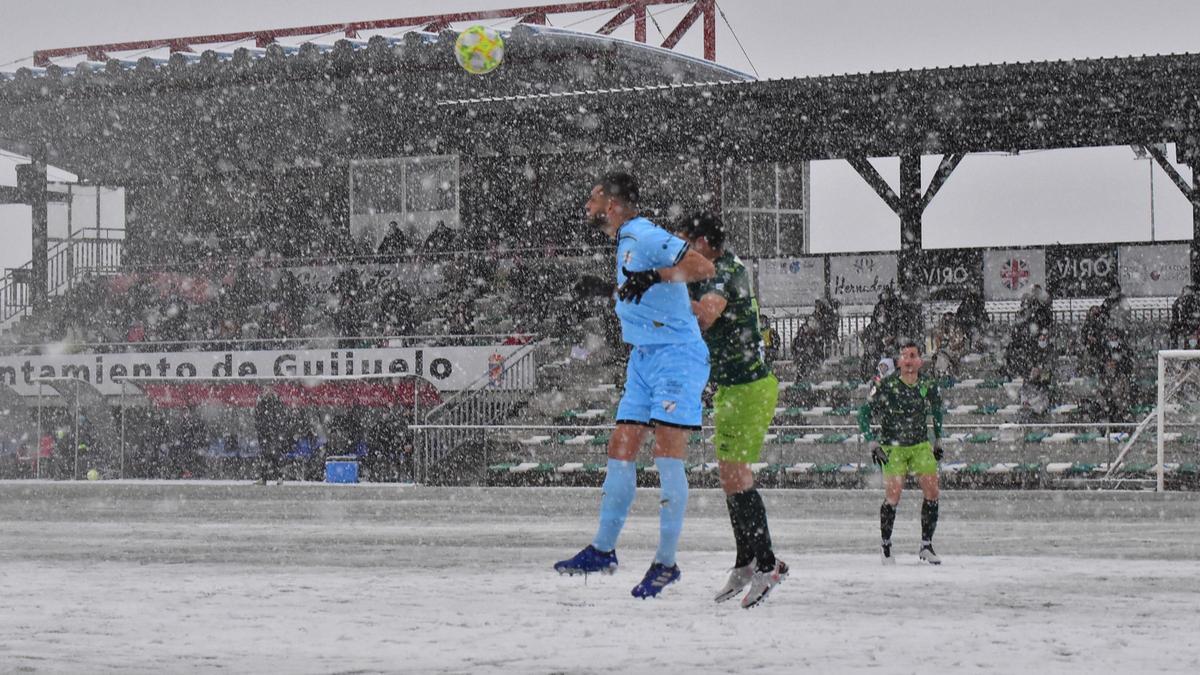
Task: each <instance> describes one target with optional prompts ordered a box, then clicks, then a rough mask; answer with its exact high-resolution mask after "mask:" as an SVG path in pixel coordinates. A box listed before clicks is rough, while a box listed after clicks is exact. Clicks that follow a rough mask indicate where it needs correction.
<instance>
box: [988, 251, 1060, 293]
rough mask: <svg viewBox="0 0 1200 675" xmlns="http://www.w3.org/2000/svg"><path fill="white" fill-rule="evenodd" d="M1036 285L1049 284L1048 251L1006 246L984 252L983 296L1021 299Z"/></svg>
mask: <svg viewBox="0 0 1200 675" xmlns="http://www.w3.org/2000/svg"><path fill="white" fill-rule="evenodd" d="M1034 284H1042V287H1043V288H1044V287H1045V285H1046V252H1045V251H1043V250H1042V249H1003V250H999V251H984V252H983V297H984V298H985V299H987V300H1020V299H1021V296H1022V295H1025V293H1027V292H1028V291H1029V289H1031V288H1033V286H1034Z"/></svg>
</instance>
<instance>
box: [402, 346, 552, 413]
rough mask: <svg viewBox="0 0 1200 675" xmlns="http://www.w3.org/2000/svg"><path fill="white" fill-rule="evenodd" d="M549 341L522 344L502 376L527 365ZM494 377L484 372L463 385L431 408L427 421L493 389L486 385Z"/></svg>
mask: <svg viewBox="0 0 1200 675" xmlns="http://www.w3.org/2000/svg"><path fill="white" fill-rule="evenodd" d="M548 343H549V341H548V340H542V341H539V342H530V343H528V344H524V345H521V348H520V349H518V350H516V351H515V352H514V353H513V356H517V358H516V359H512V360H506V362H505V364H504V366H503V368H501V370H500V377H501V378H504V377H505V376H506V375H508V374H509V372H510V371H512V370H514V369H516V368H518V367H525V366H526V365H528V364H527V363H525V361H526V359H530V360H532V358H533V353H534V351H535V350H536V349H537V348H538V347H540V346H543V345H545V344H548ZM493 377H495V376H494V375H493V374H491V373H484V374H483V375H481V376H480V377H478V378H476V379H475V380H474V381H472V382H470V383H469V384H467V386H465V387H463V389H462V390H460V391H458V392H456V393H455V394H454V395H453V396H451V397H450V398H448V399H446V400H445V401H442V403H441V404H440V405H438V406H435V407H434V408H432V409H431V410H429V412H427V413H425V421H426V423H428V422H430V421H432V420H434V419H435V418H437V417H441V416H444V415H446V414H449V412H452V411H453V410H454V409H456V408H461V407H463V406H464V405H466V404H467V403H469V402H470V401H471V400H472V399H475V398H479V397H481V396H483V393H481V392H488V391H491V390H489V389H488V388H487V387H486V386H484V385H485V384H486V383H487V382H489V381H490V380H491V379H492V378H493Z"/></svg>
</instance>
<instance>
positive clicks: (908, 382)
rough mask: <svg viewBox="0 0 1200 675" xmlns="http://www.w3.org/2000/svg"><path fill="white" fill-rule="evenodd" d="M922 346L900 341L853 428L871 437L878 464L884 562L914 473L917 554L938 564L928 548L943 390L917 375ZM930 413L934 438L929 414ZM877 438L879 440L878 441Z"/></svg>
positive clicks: (930, 545) (934, 503)
mask: <svg viewBox="0 0 1200 675" xmlns="http://www.w3.org/2000/svg"><path fill="white" fill-rule="evenodd" d="M922 363H923V362H922V361H921V350H920V348H919V347H917V344H916V343H915V342H911V341H910V342H905V343H903V344H902V345H901V346H900V359H899V362H898V364H897V366H898V368H899V371H898V372H896V373H892V374H891V375H888V376H887V377H884V378H883V379H881V380H880V381H879V382H878V383H877V384H875V385H874V387H873V388H872V389H871V395H870V397H869V398H868V399H867V402H866V403H865V404H864V405H863V406H862V408H860V409H859V411H858V428H859V430H860V431H861V432H862V433H863V436H864V438H866V439H867V440H868V441H872V443H871V459H872V461H874V462H875V463H876V464H878V465H880V466H881V467H882V468H883V486H884V493H885V497H884V502H883V506H882V507H880V509H879V530H880V534H881V536H882V546H883V551H882V554H883V563H884V564H885V565H891V564H894V563H895V559H893V558H892V525H893V524H894V523H895V522H896V505H897V504H899V503H900V493H901V492H902V491H903V490H904V479H905V477H906V476H908V474H909V473H910V472H911V473H914V474H916V476H917V482H918V483H920V485H921V492H923V493H924V495H925V501H924V502H923V503H922V504H921V549H920V554H919V555H920V558H921V560H924V561H925V562H927V563H929V564H931V565H940V564H941V563H942V560H941V558H939V557H938V555H937V554H936V553H934V552H933V532H934V530H935V529H937V521H938V494H939V492H938V462H939V461H940V460H941V459H942V448H941V438H942V396H941V393H940V392H939V391H938V386H937V383H936V382H934V381H933V380H932V379H931V378H928V377H922V376H921V365H922ZM873 415H874V416H878V417H879V418H880V424H879V426H880V434H879V436H878V439H877V437H876V436H875V435H874V434H872V433H871V418H872V416H873ZM929 417H932V418H933V439H934V440H933V443H932V444H930V442H929V425H928V418H929ZM881 443H882V445H881Z"/></svg>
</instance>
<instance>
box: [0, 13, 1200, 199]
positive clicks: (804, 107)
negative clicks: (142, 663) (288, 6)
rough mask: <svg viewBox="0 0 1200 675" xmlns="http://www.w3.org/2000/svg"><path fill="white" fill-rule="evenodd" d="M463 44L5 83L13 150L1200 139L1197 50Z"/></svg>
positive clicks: (347, 150)
mask: <svg viewBox="0 0 1200 675" xmlns="http://www.w3.org/2000/svg"><path fill="white" fill-rule="evenodd" d="M455 36H456V33H454V32H452V31H443V32H442V33H440V34H429V33H409V34H407V35H405V36H404V38H401V39H390V40H389V39H385V38H381V37H376V38H372V40H371V41H369V42H366V43H363V42H360V41H351V40H341V41H338V42H337V43H335V44H333V45H324V46H321V45H316V44H311V43H310V44H305V45H303V46H301V47H298V48H284V47H281V46H279V45H272V46H269V47H267V48H266V49H263V50H247V49H240V50H237V51H236V52H233V53H231V54H218V53H217V52H212V51H208V52H205V53H203V54H201V55H199V56H195V55H184V54H178V53H177V54H175V55H173V56H172V57H171V58H170V60H168V61H166V62H162V61H154V60H151V59H141V60H140V61H138V62H136V64H134V63H131V62H122V61H117V60H109V61H108V62H107V63H104V64H93V63H84V64H80V65H79V66H78V67H77V68H76V69H75V71H73V74H71V75H66V74H64V73H63V72H62V71H56V70H55V69H54V68H53V67H51V68H50V69H47V71H46V72H45V74H44V75H43V76H41V77H36V76H34V74H33V73H32V72H31V71H28V70H25V71H22V72H21V74H20V75H19V76H18V77H16V78H15V79H13V80H12V81H8V82H3V83H0V147H4V146H5V144H7V145H8V147H9V148H10V149H13V150H22V149H23V148H24V147H26V146H27V145H30V144H34V143H37V142H39V141H44V142H46V143H48V144H49V146H50V155H49V158H48V159H49V161H51V162H52V163H55V164H56V165H58V166H62V167H65V168H67V169H70V170H71V171H75V172H77V173H80V174H82V175H83V176H84V177H85V178H88V179H91V180H94V181H97V182H104V183H108V184H129V183H130V182H136V181H138V180H139V179H141V178H146V177H149V176H154V177H157V176H161V175H164V174H168V175H170V174H187V173H192V174H196V173H198V174H214V173H216V174H219V173H228V172H238V171H251V172H252V171H261V170H270V169H279V168H281V167H282V168H286V167H291V166H314V165H322V164H325V163H329V162H333V163H340V162H344V161H345V160H347V159H349V158H359V157H390V156H400V155H412V154H425V153H428V152H430V151H436V152H446V151H453V150H462V151H476V152H485V153H494V152H500V153H506V152H523V151H528V150H530V149H554V150H561V149H563V148H578V149H582V150H587V149H589V148H593V149H599V148H614V147H636V148H638V149H639V150H640V151H641V152H648V153H649V152H659V153H664V154H687V155H690V156H697V155H703V156H707V157H712V158H714V159H720V158H724V157H736V158H738V159H739V160H743V161H756V160H759V161H761V160H789V161H795V160H802V159H827V158H857V157H871V156H897V155H901V154H911V153H921V154H943V153H945V154H949V153H967V152H983V151H997V150H999V151H1016V150H1022V149H1042V148H1065V147H1088V146H1105V145H1119V144H1147V143H1161V142H1174V143H1177V144H1179V147H1180V151H1181V153H1182V152H1185V151H1187V149H1188V148H1196V147H1197V146H1198V145H1200V137H1198V136H1200V132H1198V131H1197V130H1198V129H1200V113H1198V111H1200V107H1198V103H1197V102H1198V101H1200V55H1196V54H1182V55H1168V56H1146V57H1131V58H1114V59H1088V60H1075V61H1057V62H1039V63H1020V64H996V65H983V66H968V67H961V68H938V69H927V70H913V71H904V72H886V73H865V74H856V75H841V76H831V77H810V78H799V79H785V80H771V81H753V80H751V79H750V78H749V77H748V76H746V75H745V74H743V73H739V72H737V71H733V70H730V69H727V68H724V67H721V66H717V65H715V64H712V63H710V62H707V61H703V60H700V59H695V58H691V57H687V56H683V55H680V54H677V53H675V52H672V51H669V50H662V49H658V48H653V47H647V46H645V45H642V44H637V43H632V42H626V41H622V40H617V39H613V38H608V37H604V36H597V35H592V34H584V33H574V32H571V31H565V30H561V29H552V28H546V27H535V26H526V25H522V26H518V27H516V28H514V30H513V31H512V33H511V34H510V35H509V44H508V49H507V56H506V62H505V64H504V65H502V66H501V67H500V68H499V69H498V70H497V71H495V72H494V73H492V74H489V75H487V76H483V77H476V76H472V75H469V74H467V73H466V72H464V71H462V70H461V69H459V68H458V67H457V65H456V64H455V63H454V59H453V56H452V54H451V46H452V43H453V41H454V38H455Z"/></svg>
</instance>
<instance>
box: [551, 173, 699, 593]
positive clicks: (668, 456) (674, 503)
mask: <svg viewBox="0 0 1200 675" xmlns="http://www.w3.org/2000/svg"><path fill="white" fill-rule="evenodd" d="M638 198H639V190H638V184H637V181H636V180H635V179H634V178H633V177H632V176H630V175H629V174H627V173H621V172H615V173H610V174H608V175H606V176H604V177H603V178H602V179H601V180H600V181H599V182H597V183H596V184H595V186H594V187H593V188H592V193H591V197H590V198H589V199H588V202H587V214H588V219H589V221H590V222H591V223H592V224H593V225H595V226H596V227H598V228H600V229H601V230H603V231H604V233H605V234H607V235H608V236H609V237H611V238H613V239H616V240H617V260H616V276H617V285H618V291H617V295H618V302H617V308H616V309H617V316H618V318H619V319H620V320H621V334H622V338H623V339H624V341H625V342H627V343H629V344H630V345H631V346H632V350H631V352H630V354H629V364H628V366H627V368H626V375H625V391H624V394H623V395H622V397H621V403H620V405H619V406H618V407H617V424H616V429H615V430H614V431H613V435H612V437H611V439H610V440H609V443H608V474H607V476H606V477H605V479H604V493H603V496H602V498H601V501H600V525H599V527H598V529H597V531H596V536H595V538H594V539H593V540H592V543H591V545H589V546H587V547H586V548H584V549H583V550H582V551H580V552H579V553H577V554H576V555H575V556H573V557H572V558H569V559H567V560H562V561H559V562H558V563H555V565H554V569H555V570H557V571H558V572H559V573H560V574H586V573H589V572H603V573H608V574H611V573H612V572H614V571H616V568H617V553H616V545H617V538H618V536H619V535H620V534H621V528H622V527H624V525H625V518H626V516H627V515H628V514H629V508H630V506H632V505H633V499H634V496H635V494H636V483H637V465H636V464H635V463H634V460H635V459H636V458H637V453H638V450H639V449H640V448H641V446H642V442H643V441H644V440H645V438H646V432H647V431H649V430H650V429H651V428H653V429H654V465H655V466H656V467H657V468H658V476H659V480H660V481H661V484H662V491H661V496H660V510H659V543H658V551H657V552H656V553H655V556H654V562H653V563H652V564H651V565H650V569H649V570H648V571H647V572H646V576H645V577H644V578H643V579H642V581H641V583H639V584H638V585H637V586H635V587H634V588H633V595H634V597H638V598H649V597H654V596H657V595H658V594H659V593H660V592H661V591H662V589H663V588H665V587H666V586H667V585H669V584H671V583H674V582H675V581H678V580H679V577H680V573H679V566H678V565H676V563H675V552H676V549H677V548H678V545H679V535H680V532H681V531H682V529H683V517H684V513H685V511H686V509H687V497H688V483H687V475H686V473H685V471H684V463H683V460H684V458H685V457H686V455H687V438H688V435H689V434H690V433H691V432H692V431H693V430H696V429H699V428H700V422H701V408H702V406H701V402H700V397H701V394H702V393H703V391H704V385H705V384H706V383H707V382H708V348H707V347H706V346H705V344H704V339H703V338H702V337H701V336H700V328H699V326H698V325H697V324H696V317H695V315H694V314H692V306H691V302H690V300H689V299H688V292H687V286H685V285H684V284H686V283H688V282H693V281H700V280H703V279H707V278H709V277H711V276H712V275H713V265H712V263H711V262H709V261H708V260H707V259H706V258H704V257H703V256H701V255H700V254H699V253H696V252H695V251H692V250H690V249H689V247H688V245H687V243H686V242H684V241H683V240H682V239H679V238H678V237H675V236H674V235H672V234H671V233H669V232H667V231H666V230H664V229H662V228H661V227H659V226H657V225H655V224H654V223H652V222H650V221H649V220H647V219H646V218H643V217H642V216H640V215H638Z"/></svg>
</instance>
